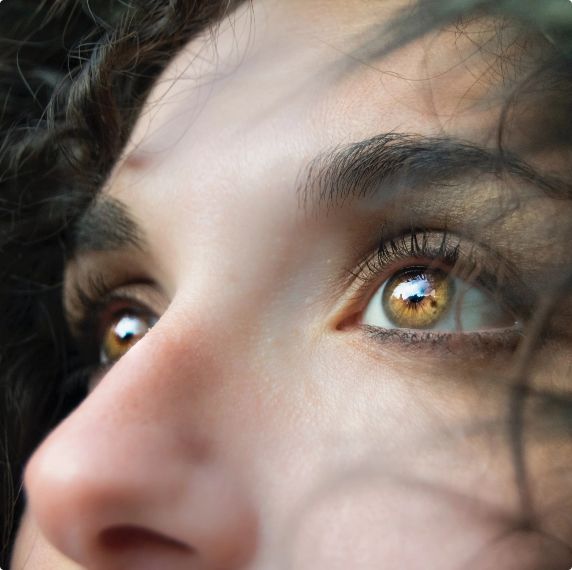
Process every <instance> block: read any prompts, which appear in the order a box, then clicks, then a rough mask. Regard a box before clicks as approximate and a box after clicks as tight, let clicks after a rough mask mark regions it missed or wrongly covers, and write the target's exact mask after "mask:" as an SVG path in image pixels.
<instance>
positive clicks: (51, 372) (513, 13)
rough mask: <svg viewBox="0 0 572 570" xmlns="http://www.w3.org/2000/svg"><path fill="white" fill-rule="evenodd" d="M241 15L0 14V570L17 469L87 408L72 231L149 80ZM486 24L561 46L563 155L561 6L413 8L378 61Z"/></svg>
mask: <svg viewBox="0 0 572 570" xmlns="http://www.w3.org/2000/svg"><path fill="white" fill-rule="evenodd" d="M244 1H245V0H147V1H145V0H131V1H130V3H125V2H119V1H117V0H115V1H113V0H91V1H90V2H88V1H87V0H83V1H82V0H60V1H58V2H53V3H50V2H48V1H47V0H43V1H42V2H40V3H39V5H38V2H37V1H35V0H11V2H10V1H8V2H5V3H3V4H2V5H0V14H1V17H0V567H4V568H5V567H7V566H8V563H9V557H10V550H11V546H12V542H13V538H14V533H15V526H16V523H17V521H18V517H19V515H20V514H21V511H22V507H23V497H22V496H21V492H20V490H21V475H22V468H23V465H24V463H25V461H26V460H27V458H28V457H29V456H30V454H31V453H32V451H33V450H34V448H35V447H36V446H37V445H38V443H39V442H40V441H41V439H42V438H43V437H45V435H46V433H47V432H49V431H50V430H51V429H52V428H53V427H54V426H55V425H56V424H57V423H58V422H59V421H61V419H62V418H63V417H65V415H66V414H67V413H69V411H70V410H72V409H73V408H74V407H75V406H76V405H77V404H78V402H79V401H81V399H82V398H83V397H84V394H83V393H82V391H81V390H79V389H77V388H76V387H75V386H77V385H78V384H79V383H77V382H74V379H75V372H76V370H78V368H79V357H78V355H77V354H76V353H75V352H74V350H73V348H71V347H72V343H71V342H70V339H69V333H68V331H67V328H66V324H65V320H64V317H63V309H62V300H61V295H62V283H61V281H62V275H63V269H64V265H65V263H66V258H67V255H68V251H69V247H68V244H69V242H70V240H71V239H72V236H73V225H74V221H75V220H76V218H77V217H78V216H79V215H81V213H82V212H84V211H85V209H86V208H87V207H88V205H89V203H90V202H91V201H92V200H93V198H94V197H95V196H96V194H97V192H98V190H99V189H100V188H101V187H102V185H103V184H104V183H105V181H106V179H107V177H108V176H109V173H110V171H111V169H112V167H113V165H114V163H115V161H116V160H117V158H118V156H119V154H120V153H121V151H122V149H123V147H124V145H125V143H126V142H127V139H128V136H129V134H130V132H131V129H132V127H133V125H134V123H135V121H136V119H137V117H138V114H139V112H140V110H141V106H142V104H143V101H144V100H145V98H146V96H147V94H148V93H149V90H150V88H151V86H152V84H153V82H154V80H155V79H156V78H157V76H158V75H159V74H160V73H161V71H162V70H163V69H164V68H165V66H166V65H167V64H168V62H169V61H170V60H171V59H172V58H173V56H174V55H175V54H176V53H177V52H178V51H179V50H180V49H181V48H182V46H184V45H185V44H186V43H187V42H188V41H189V40H190V39H192V38H193V37H195V36H197V35H198V34H200V33H203V32H204V31H205V30H208V29H209V28H211V29H212V28H213V27H214V26H216V24H217V23H218V22H220V20H221V19H222V18H223V17H224V16H225V15H226V14H229V13H230V12H231V11H232V10H234V9H235V8H236V7H237V6H238V5H239V4H241V3H242V2H244ZM483 15H489V16H493V17H498V18H508V19H509V20H511V21H517V22H520V23H521V24H522V25H524V26H528V27H529V28H531V29H532V30H535V31H536V32H540V33H542V34H543V35H544V36H545V37H546V38H548V39H549V41H550V42H551V43H552V44H553V45H554V46H555V48H556V49H555V50H554V52H555V55H554V57H553V59H552V60H551V61H550V62H549V66H548V67H549V71H550V77H551V84H549V85H548V84H547V83H546V82H545V81H544V79H543V89H545V90H546V91H547V93H554V94H557V96H558V97H560V98H561V99H562V100H563V101H564V102H565V105H564V106H563V107H564V109H565V110H564V111H563V112H562V116H563V117H564V119H563V120H564V123H563V125H564V127H563V128H562V137H563V140H564V139H566V141H567V142H569V140H570V133H572V129H571V128H570V126H571V125H570V120H571V117H572V113H570V108H569V102H570V97H569V94H570V87H569V86H570V85H571V84H572V81H571V78H572V69H571V65H570V63H569V59H568V58H569V56H570V55H571V54H572V4H571V3H569V2H562V0H420V1H419V2H418V3H417V4H415V5H414V7H413V8H411V9H408V10H406V11H404V12H403V14H402V15H401V16H400V17H399V18H398V19H397V20H396V21H395V22H393V23H392V24H391V26H390V27H389V28H388V29H383V30H380V37H382V35H383V38H384V39H383V42H381V44H380V45H381V47H380V53H383V52H385V53H387V52H389V51H391V50H394V49H398V48H400V47H402V46H404V45H405V44H407V43H408V42H410V41H412V40H414V39H416V38H419V37H421V36H424V35H425V34H427V33H428V32H429V31H431V30H435V29H438V28H439V27H440V26H448V25H451V24H454V23H456V22H459V19H460V18H462V19H467V18H473V17H480V16H483ZM22 38H23V39H22ZM546 69H548V68H546ZM546 69H545V70H544V72H543V73H545V75H544V76H543V77H544V78H545V77H546V76H547V75H546V73H547V71H546ZM536 73H537V74H538V73H539V71H538V70H536ZM534 77H535V76H534V74H531V76H530V78H534ZM536 77H537V78H538V75H537V76H536ZM530 80H531V81H532V79H530Z"/></svg>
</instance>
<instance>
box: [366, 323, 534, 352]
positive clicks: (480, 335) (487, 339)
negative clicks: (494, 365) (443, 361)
mask: <svg viewBox="0 0 572 570" xmlns="http://www.w3.org/2000/svg"><path fill="white" fill-rule="evenodd" d="M359 328H360V330H361V331H362V332H363V334H364V335H365V337H366V339H368V340H372V341H375V342H378V343H381V344H383V345H384V346H387V345H395V346H396V347H398V348H400V349H403V350H423V349H430V350H431V351H432V352H434V350H435V349H438V350H437V354H438V355H440V354H443V353H444V354H448V355H459V356H466V355H467V354H475V353H480V354H491V355H492V354H497V353H504V354H512V353H514V352H515V351H516V349H517V348H518V346H519V344H520V342H521V341H522V338H523V334H524V333H523V330H522V327H521V326H520V325H518V326H515V327H513V328H508V329H499V330H495V331H476V332H462V331H431V330H428V331H423V330H414V329H382V328H377V327H372V326H369V325H359Z"/></svg>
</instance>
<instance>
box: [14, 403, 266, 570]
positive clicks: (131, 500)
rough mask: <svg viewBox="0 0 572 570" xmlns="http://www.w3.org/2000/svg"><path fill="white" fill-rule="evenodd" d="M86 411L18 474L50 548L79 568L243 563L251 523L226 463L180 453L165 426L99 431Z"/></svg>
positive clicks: (250, 543)
mask: <svg viewBox="0 0 572 570" xmlns="http://www.w3.org/2000/svg"><path fill="white" fill-rule="evenodd" d="M92 396H93V397H94V400H92V401H91V403H90V404H89V406H88V407H90V406H93V402H94V401H96V400H97V397H98V395H97V394H95V393H94V394H93V395H92ZM90 398H91V396H90ZM88 400H89V399H88ZM88 400H86V402H85V404H88ZM96 405H97V402H96ZM104 407H105V408H107V407H108V406H107V404H106V405H105V406H104ZM92 411H93V410H91V411H89V410H82V409H81V408H80V409H78V411H77V414H76V413H74V414H72V415H71V416H69V417H68V418H67V419H66V420H65V421H64V422H63V423H62V424H61V425H60V426H59V427H58V428H56V430H55V431H54V432H52V434H50V435H49V436H48V438H47V439H46V440H45V441H44V443H43V444H42V445H41V446H40V447H39V448H38V450H37V451H36V452H35V453H34V455H33V456H32V458H31V459H30V461H29V463H28V465H27V467H26V470H25V477H24V486H25V489H26V494H27V499H28V508H29V509H30V511H31V513H32V515H33V517H34V519H35V520H36V521H37V524H38V527H39V530H40V532H41V533H42V534H43V535H44V536H45V537H46V539H47V540H48V541H49V542H50V543H51V544H52V545H53V546H54V547H55V548H56V549H58V550H59V551H60V552H61V553H62V554H63V555H65V556H66V557H67V558H70V559H71V560H73V561H75V562H76V563H78V564H79V565H81V566H82V567H85V568H89V570H100V569H101V570H104V569H105V570H116V569H117V570H119V569H121V570H135V569H137V570H147V569H149V570H155V569H163V568H164V569H169V570H179V569H181V570H183V569H185V570H193V569H195V568H197V569H198V568H200V569H201V570H219V569H224V570H233V569H235V568H242V567H243V566H244V564H245V563H247V562H248V561H249V560H250V559H251V558H252V556H253V555H254V551H255V549H256V544H257V540H258V536H257V533H258V523H257V521H258V517H257V515H256V513H255V510H254V508H253V504H252V503H251V501H250V500H249V497H248V494H247V493H246V491H245V486H244V485H242V484H241V483H240V481H241V479H240V478H239V477H238V476H236V469H233V467H232V465H230V464H229V463H228V462H226V461H224V460H223V459H221V458H220V454H217V453H215V452H213V453H192V450H189V453H184V450H182V449H181V448H180V447H177V446H176V445H173V444H172V440H173V433H172V426H171V428H169V427H168V422H164V423H163V424H161V425H159V426H156V427H155V429H154V430H153V432H151V433H150V432H149V431H148V430H147V431H145V430H144V429H143V428H141V425H140V426H139V427H137V425H135V424H134V422H133V421H132V420H133V417H132V418H131V420H130V427H129V429H127V428H124V429H122V430H117V429H107V428H106V427H105V424H104V423H103V422H98V421H95V416H94V415H93V414H92V413H91V412H92ZM143 425H144V424H143ZM133 430H136V431H138V432H139V434H138V435H139V443H137V441H138V440H137V438H136V435H137V434H136V433H135V432H134V431H133ZM143 433H145V437H144V438H143ZM169 439H170V441H168V440H169ZM189 445H192V444H189Z"/></svg>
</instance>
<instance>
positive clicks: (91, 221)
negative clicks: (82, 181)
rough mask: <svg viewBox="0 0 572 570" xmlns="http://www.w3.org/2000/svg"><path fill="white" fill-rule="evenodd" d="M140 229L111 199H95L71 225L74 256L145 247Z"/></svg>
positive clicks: (125, 211)
mask: <svg viewBox="0 0 572 570" xmlns="http://www.w3.org/2000/svg"><path fill="white" fill-rule="evenodd" d="M143 236H144V234H143V230H142V229H141V227H140V226H139V224H138V223H137V222H136V221H135V220H134V219H133V217H132V216H131V215H130V214H129V212H128V211H127V209H126V207H125V206H124V205H123V204H122V203H121V202H120V201H119V200H116V199H115V198H111V197H109V196H106V197H104V198H100V199H98V198H96V199H95V201H94V202H93V203H92V204H91V205H90V206H89V207H88V208H87V210H86V211H85V212H84V213H83V214H82V216H81V217H80V218H79V219H78V221H77V222H76V224H75V226H74V232H73V253H74V255H77V254H81V253H86V252H91V251H115V250H119V249H123V248H126V247H129V246H131V247H135V248H137V249H139V250H142V249H144V248H145V245H146V241H145V239H144V237H143Z"/></svg>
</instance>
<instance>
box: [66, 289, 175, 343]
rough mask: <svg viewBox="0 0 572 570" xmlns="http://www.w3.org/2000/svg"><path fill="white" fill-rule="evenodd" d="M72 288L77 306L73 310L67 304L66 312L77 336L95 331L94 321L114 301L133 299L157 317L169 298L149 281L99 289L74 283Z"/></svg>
mask: <svg viewBox="0 0 572 570" xmlns="http://www.w3.org/2000/svg"><path fill="white" fill-rule="evenodd" d="M71 289H72V290H73V293H70V292H69V290H68V294H69V295H75V302H73V307H74V309H73V310H70V308H69V306H68V309H67V311H66V316H67V319H68V323H69V325H70V328H71V329H72V332H73V333H75V335H76V336H85V334H87V333H93V332H94V331H92V330H89V329H93V327H94V326H95V323H94V322H93V321H94V320H97V319H99V318H102V317H101V313H102V312H103V311H104V309H105V308H106V307H107V306H110V305H112V304H114V303H120V302H122V301H123V302H131V303H133V304H136V305H138V306H139V307H140V308H141V309H145V310H148V311H149V312H150V313H153V314H154V315H156V316H157V317H160V316H161V315H162V314H163V313H164V312H165V311H166V310H167V307H168V305H169V300H168V299H167V298H166V296H165V295H164V294H163V292H162V291H160V290H159V289H158V288H157V287H156V286H155V284H153V283H152V282H150V281H135V282H132V283H126V284H123V285H119V286H117V287H108V286H107V285H105V284H100V285H99V289H96V290H93V289H92V290H87V289H86V288H82V287H81V286H80V285H79V284H78V283H74V284H73V285H71ZM94 313H95V314H94ZM86 329H88V330H86Z"/></svg>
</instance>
